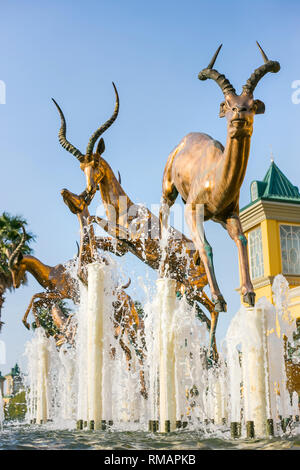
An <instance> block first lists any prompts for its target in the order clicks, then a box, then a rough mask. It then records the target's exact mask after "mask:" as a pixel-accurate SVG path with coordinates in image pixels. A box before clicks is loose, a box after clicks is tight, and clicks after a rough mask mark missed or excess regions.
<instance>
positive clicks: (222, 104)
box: [219, 101, 226, 118]
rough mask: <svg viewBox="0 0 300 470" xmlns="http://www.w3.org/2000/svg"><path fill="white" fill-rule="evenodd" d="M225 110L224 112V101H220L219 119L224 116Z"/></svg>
mask: <svg viewBox="0 0 300 470" xmlns="http://www.w3.org/2000/svg"><path fill="white" fill-rule="evenodd" d="M225 110H226V103H225V101H222V103H221V104H220V111H219V117H220V118H222V117H224V116H225Z"/></svg>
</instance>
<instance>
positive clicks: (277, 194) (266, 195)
mask: <svg viewBox="0 0 300 470" xmlns="http://www.w3.org/2000/svg"><path fill="white" fill-rule="evenodd" d="M250 194H251V202H250V204H248V205H247V206H246V207H249V206H250V205H251V204H253V203H255V202H257V201H258V200H260V199H262V200H270V201H279V202H288V203H293V204H300V193H299V189H298V187H297V186H294V185H293V184H292V183H291V181H290V180H289V179H288V178H287V177H286V176H285V175H284V174H283V173H282V171H281V170H280V169H279V168H278V166H277V165H276V164H275V163H274V161H272V162H271V165H270V167H269V169H268V171H267V173H266V175H265V177H264V179H263V180H262V181H259V180H255V181H252V183H251V185H250ZM246 207H244V208H243V209H241V210H244V209H246Z"/></svg>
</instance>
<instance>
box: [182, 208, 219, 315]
mask: <svg viewBox="0 0 300 470" xmlns="http://www.w3.org/2000/svg"><path fill="white" fill-rule="evenodd" d="M185 217H186V222H187V224H188V226H189V229H190V231H191V235H192V240H193V242H194V244H195V246H196V248H197V250H198V252H199V254H200V257H201V259H202V261H203V264H204V268H205V272H206V275H207V280H208V284H209V288H210V292H211V295H212V301H213V303H214V305H215V311H216V312H226V310H227V306H226V302H225V300H224V298H223V296H222V294H221V292H220V289H219V286H218V283H217V279H216V275H215V270H214V263H213V253H212V247H211V246H210V244H209V243H208V241H207V239H206V237H205V233H204V227H203V222H202V221H201V220H200V218H199V220H198V217H197V210H196V207H195V204H187V205H186V206H185Z"/></svg>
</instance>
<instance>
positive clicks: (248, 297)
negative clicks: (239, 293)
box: [243, 292, 256, 307]
mask: <svg viewBox="0 0 300 470" xmlns="http://www.w3.org/2000/svg"><path fill="white" fill-rule="evenodd" d="M255 295H256V294H255V293H254V292H247V293H246V294H244V295H243V302H245V304H248V305H250V307H254V305H255Z"/></svg>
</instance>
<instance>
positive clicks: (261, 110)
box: [254, 100, 266, 114]
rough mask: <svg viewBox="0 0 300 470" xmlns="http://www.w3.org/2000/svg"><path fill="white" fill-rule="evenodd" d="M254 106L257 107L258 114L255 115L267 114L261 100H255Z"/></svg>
mask: <svg viewBox="0 0 300 470" xmlns="http://www.w3.org/2000/svg"><path fill="white" fill-rule="evenodd" d="M254 104H255V105H256V112H255V114H264V112H265V109H266V107H265V103H263V102H262V101H260V100H254Z"/></svg>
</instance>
